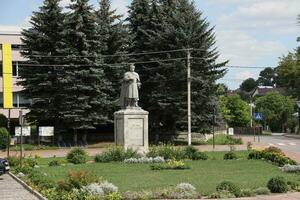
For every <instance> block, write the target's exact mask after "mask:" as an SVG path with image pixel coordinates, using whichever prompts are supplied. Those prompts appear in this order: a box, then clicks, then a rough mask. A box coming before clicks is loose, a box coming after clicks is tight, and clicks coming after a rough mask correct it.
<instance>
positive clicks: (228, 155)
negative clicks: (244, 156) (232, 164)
mask: <svg viewBox="0 0 300 200" xmlns="http://www.w3.org/2000/svg"><path fill="white" fill-rule="evenodd" d="M237 158H238V157H237V155H236V154H235V153H234V152H233V151H229V152H227V153H225V154H224V157H223V159H224V160H236V159H237Z"/></svg>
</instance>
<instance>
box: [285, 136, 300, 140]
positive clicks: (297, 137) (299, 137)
mask: <svg viewBox="0 0 300 200" xmlns="http://www.w3.org/2000/svg"><path fill="white" fill-rule="evenodd" d="M283 136H284V137H288V138H294V139H300V135H283Z"/></svg>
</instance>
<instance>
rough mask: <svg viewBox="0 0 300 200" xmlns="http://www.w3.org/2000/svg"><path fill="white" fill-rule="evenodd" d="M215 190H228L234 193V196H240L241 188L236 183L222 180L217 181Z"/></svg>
mask: <svg viewBox="0 0 300 200" xmlns="http://www.w3.org/2000/svg"><path fill="white" fill-rule="evenodd" d="M216 190H217V191H218V192H220V191H228V192H230V193H232V194H234V196H235V197H240V196H241V189H240V188H239V187H238V186H237V185H236V184H234V183H232V182H230V181H223V182H221V183H219V184H218V185H217V187H216Z"/></svg>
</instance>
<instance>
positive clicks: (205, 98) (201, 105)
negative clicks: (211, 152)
mask: <svg viewBox="0 0 300 200" xmlns="http://www.w3.org/2000/svg"><path fill="white" fill-rule="evenodd" d="M136 2H138V1H136ZM134 3H135V1H134V2H133V4H132V6H131V8H130V9H131V11H130V15H129V19H130V20H129V21H130V23H131V24H132V25H131V26H133V25H134V24H139V28H140V29H137V28H136V29H133V28H131V31H132V33H131V34H132V35H134V36H135V35H136V34H137V32H140V33H144V34H142V36H143V37H144V38H146V39H142V40H144V41H153V42H152V45H151V44H150V45H149V46H146V45H145V43H143V46H142V47H140V49H139V50H140V51H149V49H153V50H155V51H168V50H178V49H190V48H193V49H194V50H192V57H196V58H194V59H193V60H192V61H193V62H192V66H191V69H192V112H193V113H192V114H193V118H192V120H193V123H192V125H193V131H201V132H207V131H209V126H210V122H211V117H212V113H213V110H214V107H215V104H216V95H215V94H216V91H217V85H216V80H217V79H218V78H220V77H222V76H223V74H224V70H222V69H220V68H221V67H223V66H225V64H226V62H224V63H217V62H216V59H217V58H218V56H219V54H218V52H217V50H216V46H215V36H214V33H213V28H211V27H210V25H209V23H208V22H207V21H206V19H204V18H203V17H202V13H201V12H200V11H198V10H196V8H195V5H194V4H193V3H190V2H189V1H188V0H168V1H158V2H156V3H155V4H154V3H153V1H152V4H151V5H150V6H148V8H149V9H150V10H151V8H154V6H153V5H155V8H156V7H157V6H158V7H159V9H158V10H159V12H156V15H157V17H156V19H157V20H156V23H157V24H156V25H155V27H158V28H156V29H155V32H156V34H148V33H151V30H149V28H151V29H153V26H149V22H148V21H147V18H146V16H144V17H145V18H146V20H139V19H143V17H141V16H140V15H142V12H140V13H139V15H137V14H136V13H135V12H136V10H137V8H138V7H137V4H134ZM133 11H135V12H133ZM133 13H134V14H133ZM137 16H139V17H137ZM159 19H161V20H159ZM137 21H138V22H139V23H137ZM133 22H134V24H133ZM151 22H153V19H151ZM150 24H151V23H150ZM137 39H139V38H138V37H135V40H136V41H134V42H132V44H133V46H134V44H136V43H138V42H137V41H138V40H137ZM139 44H140V43H139ZM144 47H145V48H144ZM149 47H150V48H149ZM143 48H144V49H143ZM154 48H155V49H154ZM186 56H187V52H186V51H178V52H176V51H175V52H170V53H166V54H155V55H152V56H151V57H150V58H146V57H143V58H139V59H140V60H145V59H149V60H162V59H178V58H179V59H178V60H175V61H170V62H156V63H155V65H154V64H151V65H148V64H147V65H144V66H143V67H141V73H142V74H141V77H146V79H145V80H144V81H146V82H144V86H143V87H142V88H143V92H141V95H142V97H141V101H142V104H143V105H144V107H145V108H146V109H147V110H149V113H150V125H151V126H152V129H154V130H155V131H163V132H174V131H176V130H186V121H187V120H186V118H187V117H186V115H187V109H186V108H187V101H186V99H187V89H186V82H187V79H186V74H187V69H186V62H185V59H181V58H186ZM142 69H144V70H142ZM145 84H146V85H147V86H146V87H145ZM145 90H146V91H145Z"/></svg>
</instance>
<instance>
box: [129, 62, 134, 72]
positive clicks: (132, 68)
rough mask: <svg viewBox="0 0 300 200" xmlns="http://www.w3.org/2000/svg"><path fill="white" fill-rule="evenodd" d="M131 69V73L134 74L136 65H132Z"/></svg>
mask: <svg viewBox="0 0 300 200" xmlns="http://www.w3.org/2000/svg"><path fill="white" fill-rule="evenodd" d="M129 69H130V71H131V72H134V70H135V65H134V64H131V65H130V67H129Z"/></svg>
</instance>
